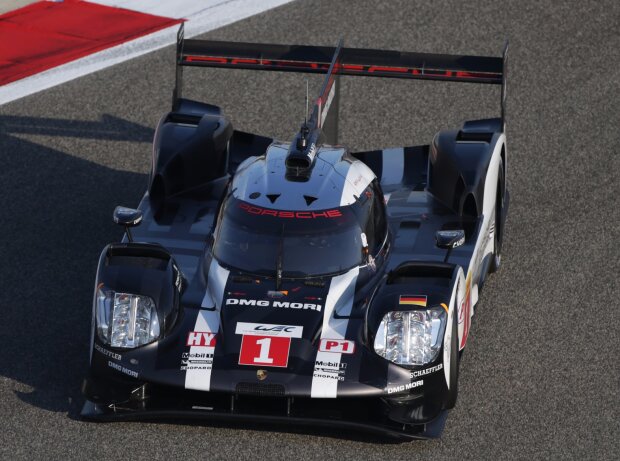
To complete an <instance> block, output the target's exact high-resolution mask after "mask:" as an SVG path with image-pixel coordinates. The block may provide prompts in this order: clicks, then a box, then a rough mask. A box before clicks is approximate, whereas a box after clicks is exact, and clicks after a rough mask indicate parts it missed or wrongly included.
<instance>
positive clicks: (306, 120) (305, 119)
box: [304, 79, 308, 125]
mask: <svg viewBox="0 0 620 461" xmlns="http://www.w3.org/2000/svg"><path fill="white" fill-rule="evenodd" d="M307 124H308V79H306V113H305V114H304V125H307Z"/></svg>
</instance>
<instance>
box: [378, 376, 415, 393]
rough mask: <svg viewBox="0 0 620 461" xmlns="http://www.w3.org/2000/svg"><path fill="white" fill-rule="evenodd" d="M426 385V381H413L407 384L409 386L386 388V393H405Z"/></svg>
mask: <svg viewBox="0 0 620 461" xmlns="http://www.w3.org/2000/svg"><path fill="white" fill-rule="evenodd" d="M422 385H424V380H422V379H421V380H419V381H413V382H411V383H407V384H401V385H400V386H394V387H388V388H386V391H387V393H388V394H394V393H396V392H404V391H408V390H409V389H415V388H416V387H420V386H422Z"/></svg>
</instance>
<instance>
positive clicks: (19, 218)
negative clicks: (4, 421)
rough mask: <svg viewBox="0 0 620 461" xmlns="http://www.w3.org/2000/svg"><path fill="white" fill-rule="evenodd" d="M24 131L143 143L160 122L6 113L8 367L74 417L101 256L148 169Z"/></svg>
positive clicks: (0, 176) (3, 325)
mask: <svg viewBox="0 0 620 461" xmlns="http://www.w3.org/2000/svg"><path fill="white" fill-rule="evenodd" d="M23 134H37V135H46V136H63V137H80V138H89V139H94V140H119V141H133V142H143V141H150V140H151V139H152V136H153V130H151V129H149V128H145V127H142V126H140V125H137V124H134V123H131V122H127V121H124V120H122V119H118V118H114V117H111V116H105V115H104V116H103V117H102V119H101V121H98V122H87V121H68V120H59V119H47V118H34V117H18V116H6V115H3V116H0V156H1V157H0V158H1V159H2V163H1V164H2V168H1V169H0V184H1V185H2V193H1V194H0V206H1V208H0V209H1V210H2V218H3V219H2V220H1V222H2V237H3V244H2V245H1V247H0V256H1V260H2V265H1V267H0V274H1V280H2V289H1V290H0V306H1V310H0V312H1V315H2V321H1V322H0V338H2V347H0V375H1V376H3V377H5V378H8V379H9V380H12V381H13V382H12V383H10V382H8V386H10V387H11V388H12V389H13V390H14V392H15V393H16V395H17V396H18V397H19V399H21V400H22V401H24V402H26V403H28V404H30V405H34V406H36V407H40V408H43V409H46V410H49V411H55V412H67V414H68V415H69V416H70V417H73V418H74V417H77V415H78V413H79V410H80V406H81V404H82V397H81V394H80V384H81V379H82V377H83V375H84V373H85V371H86V368H87V364H88V351H89V335H90V325H91V309H92V288H93V283H94V278H95V270H96V261H97V259H98V257H99V253H100V251H101V249H102V248H103V247H104V246H105V245H106V244H107V243H109V242H111V241H115V240H118V239H119V238H120V235H121V230H120V229H118V228H116V227H115V226H114V225H113V224H112V219H111V215H112V210H113V209H114V207H115V206H116V205H118V204H128V205H135V204H137V201H138V200H139V198H140V196H141V194H142V193H143V192H144V189H145V184H146V177H145V175H142V174H137V173H130V172H123V171H117V170H111V169H109V168H107V167H104V166H101V165H98V164H96V163H93V162H90V161H86V160H83V159H80V158H76V157H74V156H72V155H69V154H67V153H65V152H62V151H60V150H55V149H52V148H49V147H47V146H43V145H41V144H37V143H35V142H32V141H29V140H26V139H24V138H23V137H22V135H23ZM5 383H7V381H5ZM5 385H6V384H5ZM3 387H4V386H3Z"/></svg>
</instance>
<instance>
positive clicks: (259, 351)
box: [239, 335, 291, 367]
mask: <svg viewBox="0 0 620 461" xmlns="http://www.w3.org/2000/svg"><path fill="white" fill-rule="evenodd" d="M290 346H291V338H287V337H283V336H254V335H243V338H242V339H241V352H240V353H239V365H254V366H261V367H286V366H287V365H288V353H289V348H290Z"/></svg>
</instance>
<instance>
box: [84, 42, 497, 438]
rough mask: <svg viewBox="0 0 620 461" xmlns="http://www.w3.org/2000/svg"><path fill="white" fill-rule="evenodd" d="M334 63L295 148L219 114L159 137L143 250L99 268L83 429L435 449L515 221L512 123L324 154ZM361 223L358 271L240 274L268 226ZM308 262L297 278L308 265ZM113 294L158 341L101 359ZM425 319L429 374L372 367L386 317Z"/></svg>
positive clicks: (326, 247)
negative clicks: (432, 348)
mask: <svg viewBox="0 0 620 461" xmlns="http://www.w3.org/2000/svg"><path fill="white" fill-rule="evenodd" d="M192 45H195V44H194V43H192ZM191 48H192V50H194V51H195V48H196V46H193V47H191ZM323 51H325V50H322V52H323ZM349 54H351V53H349ZM337 55H338V50H337V51H336V53H335V57H334V60H333V61H332V65H331V67H330V68H329V71H328V79H327V83H326V87H325V88H324V91H323V92H322V96H321V97H320V98H319V100H318V102H317V105H316V106H315V112H314V113H313V117H311V120H310V123H311V124H312V123H314V124H315V125H314V127H313V128H312V129H311V130H309V133H308V134H304V133H303V128H302V133H301V134H300V136H299V137H298V138H297V139H296V140H294V141H293V142H292V143H282V142H278V141H275V140H272V139H270V138H266V137H262V136H258V135H254V134H250V133H244V132H240V131H235V130H233V128H232V126H231V125H230V122H229V121H228V120H227V119H225V117H224V116H223V115H222V114H221V111H220V109H219V108H217V107H214V106H209V105H206V104H202V103H198V102H194V101H188V100H184V99H176V100H175V109H174V110H173V112H171V113H170V114H168V115H167V116H165V117H164V118H163V119H162V121H161V122H160V125H159V127H158V129H157V132H156V137H155V141H154V144H155V148H154V158H153V167H152V173H151V180H150V186H149V190H148V191H147V193H146V194H145V196H144V198H143V200H142V201H141V203H140V205H139V210H140V211H141V212H142V215H143V218H142V222H141V224H140V225H139V226H138V227H135V228H133V229H132V231H131V234H132V236H133V241H132V242H129V241H127V238H126V239H125V241H124V242H122V243H118V244H111V245H109V246H108V247H106V249H104V251H103V253H102V256H101V258H100V261H99V268H98V273H97V280H96V285H95V293H96V295H95V301H94V306H93V334H92V347H91V361H90V370H89V373H88V376H87V378H86V379H85V382H84V387H83V390H84V394H85V396H86V398H87V402H86V404H85V406H84V409H83V412H82V415H83V416H84V417H85V418H88V419H93V420H119V419H120V420H123V419H149V418H154V419H158V418H172V419H174V418H179V417H180V418H190V419H191V418H206V419H216V420H225V421H229V420H246V421H265V422H269V423H276V424H279V423H286V424H304V425H318V426H323V427H345V428H350V429H354V430H362V431H373V432H377V433H379V434H383V435H389V436H399V437H409V438H430V437H438V436H439V435H440V434H441V431H442V430H443V425H444V423H445V419H446V412H447V410H448V409H450V408H452V407H453V406H454V403H455V401H456V395H457V389H458V387H457V386H458V366H459V356H460V353H461V351H462V350H463V349H464V347H465V345H466V341H467V337H468V334H469V330H470V325H471V318H472V316H473V307H474V305H475V303H476V302H477V299H478V292H479V290H480V289H481V288H482V286H483V284H484V280H485V279H486V277H487V274H488V273H489V271H490V270H492V269H495V268H496V267H497V266H498V265H499V257H500V252H499V249H500V248H501V238H502V232H501V231H502V230H503V227H504V222H505V217H506V212H507V206H508V200H507V191H506V188H505V168H506V150H505V135H504V133H503V120H502V119H490V120H485V121H475V122H467V123H466V124H465V125H464V127H463V128H462V129H461V130H457V131H453V132H442V133H440V134H438V135H437V137H436V138H435V140H434V141H433V143H431V144H430V145H423V146H414V147H405V148H392V149H385V150H378V151H369V152H353V153H352V152H349V151H348V150H347V149H346V148H345V147H344V146H339V145H327V144H324V137H323V134H322V133H323V131H324V126H323V124H324V123H327V122H328V121H329V118H328V117H327V115H326V114H325V113H323V114H321V111H325V112H326V111H327V110H329V103H330V102H331V101H332V99H337V96H336V98H334V97H333V94H332V96H330V97H325V98H323V95H328V94H331V92H332V90H331V89H330V88H333V85H334V79H333V78H331V77H330V75H331V74H332V72H333V71H334V68H335V66H334V63H336V62H337V60H336V56H337ZM205 59H206V58H205ZM179 62H180V61H179ZM330 78H331V80H330ZM485 78H486V77H485ZM330 82H331V83H330ZM485 83H489V82H485ZM179 93H180V92H179V91H177V93H176V95H177V96H179ZM313 130H314V131H313ZM304 142H307V143H308V144H306V145H305V144H304ZM295 156H298V157H299V158H300V159H301V160H299V159H297V158H295ZM290 158H294V160H295V161H291V162H290V163H288V162H289V159H290ZM306 158H307V159H308V165H309V166H308V167H306V163H304V162H305V159H306ZM300 165H301V167H300ZM442 178H443V179H442ZM355 207H359V210H361V209H362V207H366V208H364V210H366V209H367V210H370V211H369V213H370V214H369V215H368V216H366V218H365V219H366V221H364V222H365V223H367V224H363V225H362V226H364V225H366V226H367V227H368V229H369V230H365V229H366V228H363V230H364V232H362V233H361V234H360V236H361V239H360V242H359V248H360V249H361V250H362V251H361V253H360V261H359V262H356V263H355V264H348V265H346V267H344V266H342V267H338V266H337V265H336V266H334V267H332V266H330V265H329V264H328V263H326V265H325V270H324V271H323V272H319V273H311V274H305V275H304V276H300V275H299V274H297V273H287V269H290V266H291V265H290V264H282V261H283V259H282V255H281V254H280V253H282V247H280V249H279V250H276V251H275V252H276V253H277V255H276V256H277V257H275V259H274V264H273V265H271V263H270V265H268V267H269V268H271V267H273V271H270V272H264V271H253V270H244V269H242V268H240V267H243V264H241V261H240V260H241V259H243V255H246V256H245V258H247V259H252V258H255V257H256V254H259V252H260V251H261V250H260V249H259V242H261V241H263V240H264V239H265V238H266V237H265V235H266V234H264V233H263V234H261V232H260V230H261V229H263V228H266V227H267V226H268V225H272V224H273V223H277V226H279V225H280V224H279V223H280V222H285V221H286V222H292V221H294V222H295V225H296V226H298V227H301V228H302V229H303V227H304V226H305V225H307V227H308V233H310V234H312V233H313V232H314V231H315V229H316V228H315V227H313V225H314V222H316V223H318V222H319V221H321V222H327V221H329V223H330V225H333V228H334V229H336V230H335V232H338V231H339V229H340V228H341V227H343V226H345V225H346V219H348V218H347V216H349V215H347V213H349V209H352V210H358V209H357V208H355ZM231 208H232V209H233V212H234V213H237V214H240V216H241V219H242V220H247V222H249V223H251V224H252V225H253V226H254V229H253V230H250V232H254V234H255V239H254V242H252V241H251V239H250V241H249V243H248V244H243V245H241V246H239V245H237V243H236V242H235V244H234V245H232V244H229V246H233V247H234V251H235V252H236V253H234V252H233V253H232V254H233V255H236V256H235V258H236V259H235V258H233V259H232V260H231V259H230V258H228V259H227V258H225V257H223V254H222V253H221V252H222V251H223V250H221V249H219V247H218V245H219V244H220V243H221V242H222V241H224V243H227V242H226V239H227V238H228V235H224V234H226V233H228V232H230V231H228V230H227V229H228V228H227V227H225V222H226V220H227V219H230V218H227V216H229V213H231V211H229V209H231ZM359 210H358V211H359ZM358 211H355V213H354V214H351V216H359V213H358ZM235 219H236V218H235ZM351 219H353V218H351ZM304 223H307V224H304ZM246 227H248V226H246ZM250 227H251V226H250ZM223 229H224V230H223ZM460 229H463V230H464V239H463V241H462V242H459V245H458V246H456V245H455V247H454V248H452V247H451V248H444V247H440V246H438V245H437V244H436V234H437V232H438V231H449V230H460ZM282 233H283V234H284V224H282ZM355 239H357V236H355ZM329 240H330V239H329V236H328V237H326V238H324V239H322V240H321V242H320V243H316V242H314V241H313V242H312V243H311V245H316V246H315V247H314V248H315V249H316V250H315V251H308V252H307V254H306V256H305V258H307V261H306V264H307V265H308V266H310V265H311V262H312V261H314V259H316V258H319V261H320V260H321V258H324V259H325V260H327V259H331V258H330V257H326V256H323V255H329V254H334V255H337V254H338V252H339V251H344V249H343V248H342V247H341V248H340V249H339V248H337V247H336V245H332V244H330V242H329ZM368 241H371V243H370V244H369V243H368ZM228 243H229V242H228ZM274 248H275V247H274ZM292 251H294V249H290V250H287V253H288V254H287V255H285V256H288V257H289V258H290V257H291V256H290V253H291V252H292ZM321 251H322V252H323V253H321ZM313 253H316V254H313ZM239 255H241V256H239ZM317 255H321V256H317ZM296 258H298V259H299V258H301V261H302V264H301V267H303V266H304V264H303V258H304V256H303V253H301V256H296ZM258 259H261V258H258ZM289 260H290V259H289ZM236 261H239V264H236ZM284 261H285V262H286V259H284ZM330 264H331V263H330ZM283 265H284V267H282V266H283ZM296 274H297V275H296ZM103 286H105V287H107V288H109V289H112V290H114V291H115V292H123V293H135V294H141V295H146V296H149V297H150V298H152V299H153V300H154V301H155V305H156V306H157V313H156V315H157V316H158V322H157V323H158V325H160V326H161V333H160V334H159V336H158V337H157V339H156V340H155V341H154V342H151V343H150V344H146V345H143V346H140V347H137V348H133V349H127V348H118V347H112V346H111V345H110V343H109V342H108V343H106V340H105V338H102V337H101V335H100V334H99V333H98V331H99V330H98V329H97V328H98V326H97V312H96V311H97V309H98V308H99V307H97V306H98V304H97V303H98V302H99V301H98V300H97V290H99V289H100V288H101V287H103ZM431 307H434V308H438V309H444V310H445V315H444V317H443V318H444V319H445V322H444V323H443V324H442V325H443V326H442V327H441V330H439V333H438V334H439V337H438V341H439V342H440V349H439V351H438V353H437V354H436V356H435V358H434V359H432V360H431V361H429V362H427V363H424V364H423V365H399V364H396V363H394V362H392V361H389V360H386V359H385V358H384V357H383V356H381V355H379V354H378V353H377V352H376V351H375V348H374V346H373V344H374V343H375V338H376V336H377V335H378V334H379V333H378V328H379V325H380V323H381V322H382V320H383V318H384V316H385V315H387V314H388V313H390V312H392V313H394V312H397V313H398V312H410V311H415V310H419V311H424V310H425V309H428V308H431ZM397 315H398V314H397Z"/></svg>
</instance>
